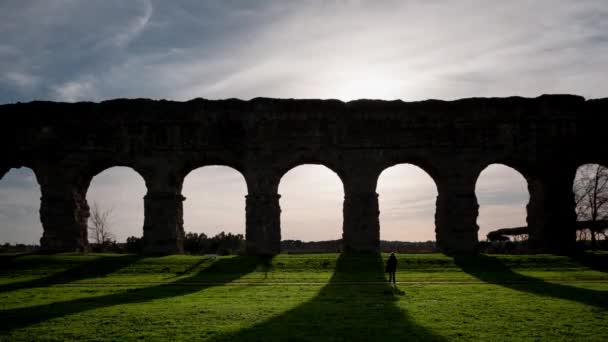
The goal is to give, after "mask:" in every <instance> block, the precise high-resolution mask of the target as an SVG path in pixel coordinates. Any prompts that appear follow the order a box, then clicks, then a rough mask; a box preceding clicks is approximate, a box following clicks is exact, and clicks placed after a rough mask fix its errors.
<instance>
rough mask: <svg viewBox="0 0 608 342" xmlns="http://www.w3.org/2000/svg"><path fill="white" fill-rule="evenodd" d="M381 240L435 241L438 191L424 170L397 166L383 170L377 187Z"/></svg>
mask: <svg viewBox="0 0 608 342" xmlns="http://www.w3.org/2000/svg"><path fill="white" fill-rule="evenodd" d="M376 192H377V193H378V202H379V203H378V204H379V206H380V239H381V240H387V241H429V240H431V241H434V240H435V201H436V198H437V187H436V186H435V182H434V181H433V179H432V178H431V176H429V174H428V173H426V172H425V171H424V170H423V169H421V168H419V167H417V166H415V165H412V164H399V165H396V166H393V167H390V168H388V169H386V170H384V171H383V172H382V173H381V174H380V177H379V178H378V185H377V187H376Z"/></svg>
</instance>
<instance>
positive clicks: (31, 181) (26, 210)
mask: <svg viewBox="0 0 608 342" xmlns="http://www.w3.org/2000/svg"><path fill="white" fill-rule="evenodd" d="M11 180H12V183H13V187H12V188H8V187H7V186H6V185H7V181H11ZM40 197H41V187H40V183H39V181H38V177H37V174H36V171H35V170H34V169H33V168H31V167H28V166H19V167H13V168H11V167H6V168H2V169H1V170H0V215H1V214H3V213H2V212H1V211H3V210H1V209H7V216H9V217H10V219H12V220H13V223H15V224H6V229H5V230H3V234H2V235H3V236H2V240H0V242H10V243H24V244H37V243H38V240H39V239H40V238H41V237H42V234H43V232H44V230H43V227H42V223H41V222H40V216H39V211H40ZM9 217H6V218H3V223H7V222H5V221H4V220H5V219H6V220H8V219H9ZM14 220H16V221H17V222H14Z"/></svg>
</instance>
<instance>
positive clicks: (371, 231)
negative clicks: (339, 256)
mask: <svg viewBox="0 0 608 342" xmlns="http://www.w3.org/2000/svg"><path fill="white" fill-rule="evenodd" d="M378 174H379V173H378V172H374V171H371V170H365V169H353V170H351V172H350V173H349V174H347V175H346V176H345V177H343V179H342V181H343V183H344V207H343V214H344V226H343V233H342V245H343V249H344V251H354V252H378V251H379V250H380V220H379V215H380V210H379V207H378V194H377V193H376V183H377V181H378Z"/></svg>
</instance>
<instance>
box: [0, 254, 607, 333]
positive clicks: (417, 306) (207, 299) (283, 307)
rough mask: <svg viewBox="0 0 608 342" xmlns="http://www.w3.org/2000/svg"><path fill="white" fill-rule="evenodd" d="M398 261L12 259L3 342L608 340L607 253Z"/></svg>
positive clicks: (2, 278) (0, 289)
mask: <svg viewBox="0 0 608 342" xmlns="http://www.w3.org/2000/svg"><path fill="white" fill-rule="evenodd" d="M398 258H399V269H398V272H397V280H398V281H400V282H402V283H400V284H398V286H397V287H391V286H389V285H388V284H386V283H385V279H386V278H385V274H384V273H383V264H384V261H385V260H386V255H382V256H379V255H371V254H370V255H342V256H340V255H337V254H319V255H279V256H277V257H275V258H273V259H272V260H270V259H259V258H255V257H220V258H206V257H195V256H167V257H156V258H150V257H147V258H142V257H138V256H132V255H108V254H87V255H79V254H61V255H52V256H43V255H23V256H18V255H17V256H16V255H4V256H0V263H1V265H2V267H1V268H0V341H5V340H6V341H13V340H16V341H19V340H22V341H32V340H46V341H60V340H61V341H63V340H79V341H83V340H91V341H116V340H121V341H123V340H188V341H192V340H196V341H200V340H207V341H235V340H245V341H285V340H290V341H370V340H393V341H403V340H435V341H448V340H463V341H465V340H493V341H503V340H504V341H521V340H530V341H538V340H543V341H560V340H563V341H572V340H584V341H606V340H608V325H607V324H606V323H607V321H608V270H607V269H606V266H608V254H605V253H604V254H602V253H596V254H584V255H580V256H579V257H577V258H569V257H563V256H554V255H521V256H497V255H480V256H477V257H456V258H453V257H449V256H445V255H441V254H412V255H399V256H398ZM383 259H384V260H383Z"/></svg>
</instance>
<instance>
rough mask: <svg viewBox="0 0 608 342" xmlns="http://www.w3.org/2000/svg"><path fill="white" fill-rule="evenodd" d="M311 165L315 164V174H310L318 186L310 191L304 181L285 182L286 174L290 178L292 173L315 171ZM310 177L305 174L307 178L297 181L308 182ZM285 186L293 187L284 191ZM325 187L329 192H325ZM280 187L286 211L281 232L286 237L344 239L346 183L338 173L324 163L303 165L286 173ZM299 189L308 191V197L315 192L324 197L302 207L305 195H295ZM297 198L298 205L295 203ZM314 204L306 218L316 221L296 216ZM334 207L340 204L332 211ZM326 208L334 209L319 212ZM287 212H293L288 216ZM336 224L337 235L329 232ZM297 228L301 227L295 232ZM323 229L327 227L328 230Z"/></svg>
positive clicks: (285, 238) (287, 238)
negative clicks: (296, 196)
mask: <svg viewBox="0 0 608 342" xmlns="http://www.w3.org/2000/svg"><path fill="white" fill-rule="evenodd" d="M311 166H312V167H314V168H313V169H312V170H313V172H314V173H315V175H314V176H313V175H310V176H308V177H310V178H311V179H315V180H316V181H317V182H318V186H311V187H310V189H311V191H310V193H308V194H306V192H307V190H308V189H306V188H305V187H304V185H303V184H297V183H296V184H293V183H292V184H290V183H287V185H285V184H286V183H285V182H284V180H285V179H286V177H289V175H290V174H291V173H292V172H296V173H298V172H300V173H301V172H305V171H307V170H311V168H310V167H311ZM308 177H306V175H304V178H303V177H302V175H300V177H298V180H297V182H298V183H300V182H305V181H306V178H308ZM336 180H338V182H339V183H340V185H339V186H336V185H335V181H336ZM288 181H289V179H288ZM284 186H288V187H291V189H289V190H288V192H286V191H284V190H285V188H284ZM282 187H283V188H282ZM324 189H325V192H323V190H324ZM279 190H280V192H281V194H280V196H281V208H282V210H281V212H282V213H283V214H282V215H281V216H282V217H281V235H282V236H283V239H284V240H304V241H319V240H339V239H340V237H341V235H342V233H343V231H342V229H343V220H344V218H343V213H342V206H343V199H344V184H343V182H342V179H341V178H340V176H339V174H338V173H337V172H335V171H334V170H333V169H332V168H330V167H328V166H326V165H324V164H321V163H303V164H299V165H296V166H294V167H292V168H291V169H289V170H287V171H286V172H284V173H282V175H281V178H280V181H279ZM340 190H341V191H342V194H339V191H340ZM296 191H299V192H300V194H301V193H302V192H305V197H306V198H309V196H311V195H313V192H314V194H315V195H316V196H321V197H317V200H316V201H315V202H314V203H306V204H305V205H304V206H305V207H302V206H303V204H302V198H295V197H294V196H293V194H294V192H296ZM296 201H297V204H295V203H296ZM311 207H312V208H314V211H315V213H311V212H308V213H307V214H306V219H305V220H306V222H310V221H311V219H312V220H314V221H315V222H316V224H312V225H306V226H305V224H304V222H302V220H301V219H298V218H297V216H295V217H294V214H295V215H304V211H305V210H307V208H308V209H309V208H311ZM333 207H336V211H333V210H331V208H333ZM325 208H330V210H329V211H327V213H325V214H321V213H320V212H319V211H324V210H325ZM284 213H289V214H288V216H286V215H285V214H284ZM332 226H335V227H336V231H337V234H327V232H328V231H329V232H331V231H333V229H329V230H327V228H328V227H332ZM293 227H297V228H296V229H295V230H297V233H295V232H294V229H293ZM323 228H325V231H324V230H323ZM303 232H304V233H303Z"/></svg>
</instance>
